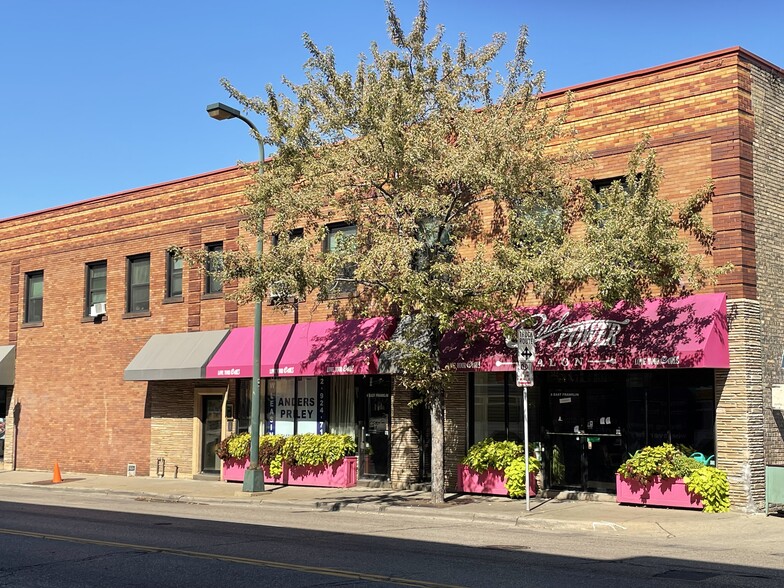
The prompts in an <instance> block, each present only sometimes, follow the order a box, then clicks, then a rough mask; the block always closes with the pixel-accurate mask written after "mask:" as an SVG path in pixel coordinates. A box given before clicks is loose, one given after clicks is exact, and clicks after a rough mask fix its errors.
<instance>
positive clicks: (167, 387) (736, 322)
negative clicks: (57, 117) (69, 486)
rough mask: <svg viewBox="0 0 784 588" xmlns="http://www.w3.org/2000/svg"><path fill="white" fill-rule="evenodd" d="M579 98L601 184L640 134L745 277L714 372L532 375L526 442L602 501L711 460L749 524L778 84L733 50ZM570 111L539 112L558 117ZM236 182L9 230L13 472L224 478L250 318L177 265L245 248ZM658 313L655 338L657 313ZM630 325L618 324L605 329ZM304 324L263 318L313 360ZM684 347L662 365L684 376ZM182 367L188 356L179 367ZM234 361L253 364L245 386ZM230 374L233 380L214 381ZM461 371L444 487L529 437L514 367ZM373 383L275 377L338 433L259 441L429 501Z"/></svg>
mask: <svg viewBox="0 0 784 588" xmlns="http://www.w3.org/2000/svg"><path fill="white" fill-rule="evenodd" d="M568 90H570V91H571V93H572V103H573V106H572V110H571V114H570V122H571V124H573V125H574V126H575V128H576V130H577V132H578V135H577V136H578V138H579V140H580V142H581V146H582V147H583V148H584V149H585V150H587V151H588V152H589V153H590V154H591V156H592V158H593V163H592V168H591V176H592V177H593V178H595V179H597V180H604V179H608V178H614V177H618V176H621V175H622V174H623V173H624V172H625V168H626V162H627V157H628V154H629V152H630V150H631V149H632V148H633V146H634V145H635V144H636V143H637V142H638V141H639V140H640V138H641V137H642V135H643V134H644V133H648V134H649V135H650V136H651V144H652V146H653V147H654V148H655V149H656V152H657V156H658V161H659V164H660V165H661V166H662V168H663V169H664V172H665V174H666V175H665V178H664V180H663V182H662V185H661V194H662V195H663V196H664V197H666V198H668V199H670V200H672V201H676V202H677V201H680V200H683V199H685V198H687V197H688V196H689V195H690V194H692V193H693V192H695V191H696V190H697V189H699V188H700V187H701V186H702V185H703V184H704V182H705V181H706V180H707V179H708V178H713V180H714V182H715V187H716V188H715V197H714V200H713V203H712V205H710V206H709V207H708V209H707V210H706V213H705V215H706V218H707V219H708V221H709V222H710V224H711V225H712V226H713V227H714V228H715V230H716V231H717V240H716V250H715V252H714V256H713V263H716V264H724V263H726V262H731V263H732V264H733V265H734V268H735V269H734V270H733V271H732V272H731V273H729V274H726V275H724V276H722V278H721V279H720V282H719V284H718V286H717V287H716V288H715V289H713V291H712V292H705V293H702V294H703V295H704V296H702V297H698V299H697V300H699V305H702V304H703V303H704V302H705V301H712V302H711V303H712V304H714V306H713V307H712V311H711V312H712V314H710V316H712V317H714V318H717V320H718V321H719V323H721V324H717V325H714V324H712V323H711V324H709V325H707V327H708V328H709V329H713V331H711V332H714V331H715V332H717V333H718V334H719V335H722V334H723V333H724V332H725V331H726V333H728V336H727V337H726V338H724V339H721V337H719V339H721V340H719V341H718V342H714V343H712V344H715V345H717V346H718V353H719V355H715V353H714V351H715V350H709V349H708V348H707V347H706V346H707V342H706V341H707V340H708V337H707V335H705V336H701V337H695V340H697V339H700V340H701V341H702V342H703V347H702V348H700V349H698V350H697V351H696V353H697V354H698V355H699V357H698V356H697V355H695V356H694V357H695V358H696V359H693V361H691V363H689V362H681V363H678V362H677V361H676V362H671V363H668V360H667V361H660V360H661V356H663V355H664V354H659V355H657V356H656V357H655V358H653V359H650V358H649V359H647V360H645V359H644V358H643V359H641V358H639V357H638V358H636V359H635V358H629V357H627V359H629V360H630V361H632V363H631V364H628V365H625V364H623V362H622V361H620V362H618V363H616V362H615V358H611V360H612V364H611V366H610V367H613V368H614V369H601V370H599V369H593V368H592V369H588V368H587V367H586V366H585V364H578V363H576V361H577V358H576V357H571V358H564V361H565V362H566V363H564V364H561V365H560V367H559V366H558V365H550V366H540V369H541V370H542V373H541V374H537V386H535V387H534V389H532V391H531V398H530V404H531V432H532V440H533V441H534V442H537V443H540V444H541V446H542V450H543V453H544V455H545V457H546V461H548V462H549V466H547V467H546V468H545V483H546V484H547V485H549V486H552V487H567V488H573V489H578V490H603V489H605V488H609V487H610V484H611V480H612V478H611V473H612V472H613V471H614V469H615V467H617V463H616V462H617V461H618V460H619V459H620V456H621V455H625V452H626V451H628V450H630V449H632V450H633V449H634V448H636V447H637V446H639V445H640V444H644V443H645V442H659V441H662V440H673V441H677V442H681V443H683V444H685V445H690V446H692V447H694V448H695V449H698V450H699V451H702V452H703V453H705V454H706V455H708V454H714V455H715V459H716V461H717V465H719V466H720V467H722V468H724V469H725V470H726V471H727V472H728V474H729V476H730V483H731V498H732V501H733V505H734V506H735V507H739V508H749V509H752V510H753V509H755V508H758V507H759V505H760V504H761V502H762V500H763V498H764V466H765V465H766V464H782V463H784V421H783V420H782V418H784V417H782V413H781V411H780V409H781V408H782V406H781V405H782V404H784V401H782V400H781V399H780V395H781V394H782V386H784V381H783V380H784V377H783V375H782V370H781V365H782V351H784V303H782V302H781V301H780V299H779V297H777V293H778V291H779V290H780V288H781V287H782V285H783V284H782V280H784V278H783V277H782V276H784V261H783V260H784V251H782V248H784V245H782V241H781V239H780V238H778V237H779V235H780V233H781V232H782V230H784V199H782V198H781V195H782V192H784V156H782V154H781V151H780V149H777V147H778V145H777V142H779V141H780V140H781V138H782V136H784V71H782V70H781V69H780V68H778V67H776V66H774V65H772V64H770V63H768V62H766V61H764V60H763V59H761V58H759V57H757V56H755V55H752V54H750V53H748V52H747V51H745V50H743V49H740V48H732V49H727V50H724V51H718V52H715V53H712V54H709V55H703V56H699V57H695V58H691V59H686V60H683V61H680V62H676V63H671V64H666V65H662V66H659V67H654V68H650V69H647V70H642V71H637V72H632V73H630V74H624V75H620V76H617V77H614V78H609V79H605V80H599V81H596V82H591V83H587V84H582V85H579V86H575V87H573V88H569V89H568ZM565 93H566V90H559V91H556V92H550V93H548V94H547V96H546V97H547V98H548V100H549V101H550V102H551V103H553V104H559V103H561V102H562V101H563V100H564V96H565ZM245 182H246V178H245V176H244V175H243V172H241V171H239V170H236V169H233V168H232V169H227V170H219V171H216V172H211V173H206V174H203V175H200V176H196V177H191V178H185V179H181V180H175V181H172V182H168V183H165V184H159V185H156V186H150V187H146V188H140V189H136V190H131V191H127V192H123V193H119V194H113V195H109V196H104V197H100V198H95V199H92V200H87V201H84V202H78V203H75V204H70V205H66V206H62V207H58V208H55V209H51V210H45V211H41V212H36V213H31V214H26V215H22V216H18V217H15V218H10V219H6V220H3V221H0V241H2V243H3V247H2V251H0V300H2V301H7V306H6V307H5V308H6V311H5V312H2V313H0V409H1V410H3V415H2V416H4V417H5V424H6V434H5V448H4V458H5V462H4V463H5V467H11V464H12V463H13V464H14V465H15V466H16V467H19V468H23V469H49V468H51V467H52V464H53V463H54V462H55V461H57V462H58V463H59V465H60V466H61V468H63V469H65V470H71V471H84V472H102V473H111V474H124V473H125V472H126V468H127V466H128V464H135V466H136V468H137V473H138V475H156V469H157V472H159V473H160V466H161V462H160V461H159V459H165V461H166V464H167V469H166V472H165V475H166V476H169V475H173V473H174V468H175V466H176V468H177V471H178V474H179V475H181V476H193V475H200V474H202V473H204V472H206V473H207V474H209V473H210V472H212V471H213V470H214V469H216V465H215V463H214V459H213V458H212V457H211V450H212V447H213V445H214V442H215V440H216V439H219V438H220V437H221V436H223V435H225V434H226V433H227V432H228V430H229V428H230V427H235V428H236V427H239V428H242V427H243V426H244V425H243V419H244V418H245V417H244V415H245V414H246V413H247V393H248V392H247V389H248V379H247V378H248V377H249V375H247V374H246V372H245V371H243V369H244V368H243V367H242V365H241V364H243V362H246V363H247V357H248V354H249V351H248V350H247V345H245V346H244V347H243V344H242V340H243V337H246V336H247V330H248V328H249V325H251V324H252V320H253V319H252V307H250V306H247V307H238V306H237V305H236V304H235V303H233V302H230V301H227V300H225V299H224V297H223V293H224V291H228V290H230V288H231V286H230V285H226V286H225V288H224V287H222V286H223V285H221V284H215V283H211V281H210V280H209V279H208V278H206V277H205V276H204V275H203V274H202V273H201V272H200V271H199V270H197V269H193V268H189V267H188V266H185V267H184V268H183V267H181V266H180V265H178V264H177V263H176V262H175V261H174V260H173V259H171V258H170V256H169V254H168V253H167V248H168V247H170V246H172V245H184V246H189V247H206V248H208V249H212V250H216V251H219V250H221V249H223V250H229V249H232V248H236V247H237V246H238V242H239V240H240V239H241V238H242V236H241V234H240V233H241V228H240V221H241V219H240V216H239V214H238V213H237V210H236V206H237V205H238V204H240V203H241V202H242V201H243V192H242V190H243V186H244V184H245ZM695 250H696V249H695ZM101 304H105V309H104V308H103V307H101V306H100V305H101ZM696 304H697V303H696V302H695V305H696ZM96 307H97V308H96ZM657 309H658V310H657ZM104 310H105V313H102V312H101V311H104ZM91 311H92V314H97V316H91ZM651 312H653V313H654V315H655V316H656V317H658V318H659V319H661V316H662V312H663V311H662V307H656V309H654V310H652V311H651ZM656 313H658V314H656ZM652 316H653V315H652ZM705 316H706V317H707V316H708V315H705ZM330 318H331V317H330V316H329V315H328V314H327V309H326V308H323V307H318V306H314V305H312V304H308V305H301V308H300V310H299V316H298V322H299V324H300V325H305V326H306V327H307V325H311V327H309V328H311V329H312V330H314V332H315V330H318V329H321V331H319V332H321V333H329V332H330V330H329V329H333V328H344V329H350V330H352V334H351V336H355V335H356V333H361V332H362V329H363V328H376V326H372V327H369V326H368V325H364V324H359V323H353V324H351V325H348V326H344V327H338V326H337V325H334V324H330V323H328V322H327V321H329V320H330ZM561 318H563V317H561ZM556 319H557V317H555V318H553V317H547V318H546V319H543V320H556ZM625 320H627V318H624V317H623V316H622V315H618V316H615V317H614V318H610V319H608V321H607V324H610V323H612V322H613V321H615V322H617V323H623V324H626V323H624V321H625ZM292 322H293V319H292V316H291V314H283V313H282V312H279V311H277V310H273V309H269V310H266V309H265V333H266V332H267V329H269V334H270V336H269V337H267V339H268V340H269V341H270V342H271V343H270V344H273V345H274V343H275V341H276V340H277V339H276V337H280V336H282V335H280V336H279V335H275V333H276V332H277V331H275V329H276V328H277V329H278V331H281V329H283V331H281V332H284V331H285V333H287V335H286V336H289V337H291V336H295V337H302V338H303V341H305V343H304V345H308V344H310V345H311V347H312V346H313V345H315V343H314V341H313V340H312V339H313V337H312V335H308V332H310V331H309V330H308V328H305V327H298V328H297V329H294V328H293V327H291V325H292ZM606 326H607V325H605V326H603V327H602V328H606ZM379 328H381V327H379ZM383 328H387V327H383ZM613 328H614V327H613ZM619 328H620V327H619ZM303 329H304V330H303ZM325 329H326V330H325ZM722 329H724V330H722ZM569 332H570V333H574V332H576V331H575V330H574V328H573V329H572V330H571V331H569ZM706 332H707V331H706ZM243 333H245V334H243ZM570 336H571V335H570ZM308 337H310V339H308ZM651 337H652V338H654V339H656V338H657V337H659V334H657V333H656V332H654V333H653V334H652V335H651ZM581 340H582V341H585V340H586V339H584V338H583V339H581ZM572 341H577V339H573V340H572ZM682 343H683V341H681V342H676V343H673V348H672V349H669V350H667V351H671V352H672V351H674V352H675V354H676V355H678V356H679V357H680V356H681V355H682V354H683V353H685V351H684V349H685V348H682V347H678V345H681V344H682ZM570 347H572V345H570ZM172 349H175V350H176V349H179V350H180V351H178V352H176V353H173V355H172V356H169V355H168V354H169V352H170V351H171V350H172ZM183 349H185V350H186V351H187V352H186V351H183ZM231 349H235V350H236V351H235V355H236V354H240V355H242V357H235V358H234V360H236V361H235V364H236V366H235V367H232V365H233V364H231V362H232V361H233V360H232V359H231V357H232V356H231V353H230V351H229V350H231ZM243 349H244V351H243ZM344 351H345V352H346V353H348V351H346V350H344ZM189 353H190V355H188V354H189ZM222 353H223V355H224V356H227V355H228V357H229V360H228V363H225V365H222V367H221V366H216V365H213V366H212V368H210V365H211V362H214V361H216V360H217V359H218V358H220V357H221V354H222ZM721 353H724V355H723V356H722V355H721ZM178 354H179V355H178ZM243 354H244V355H243ZM469 355H470V354H469ZM456 357H457V359H458V360H460V357H462V356H460V354H459V353H458V355H457V356H456ZM668 357H670V358H672V357H675V355H673V354H672V353H671V354H670V355H669V356H668ZM224 359H225V357H224ZM665 359H666V358H665ZM463 360H465V361H462V363H461V365H462V366H463V367H462V368H460V369H461V370H462V371H463V372H464V373H461V374H460V375H459V377H458V378H457V381H456V383H455V386H454V388H453V389H452V390H450V392H449V395H448V403H447V409H446V411H447V427H446V431H447V444H446V449H447V467H446V470H447V472H448V475H449V480H448V485H453V484H454V474H455V471H456V464H457V462H458V461H459V459H460V458H461V457H462V456H463V455H464V454H465V451H466V448H467V446H468V444H470V443H471V442H473V441H476V440H479V439H481V438H482V437H484V436H493V435H495V436H499V435H501V434H503V435H505V436H510V437H514V436H515V435H516V434H517V433H518V432H519V427H520V422H521V421H520V418H521V416H520V415H521V411H520V402H519V399H518V393H516V392H515V388H514V381H513V375H512V374H511V372H510V371H509V370H510V368H508V367H501V368H498V369H496V368H487V369H484V368H483V367H482V364H481V362H477V361H473V360H472V359H471V358H470V357H468V356H466V357H463ZM611 360H610V359H608V360H601V361H607V362H610V361H611ZM654 360H655V362H654V363H655V365H654V364H653V363H650V362H653V361H654ZM189 361H190V363H188V362H189ZM592 361H596V362H598V361H600V360H598V359H595V360H592ZM643 361H649V364H648V365H643V364H642V363H641V362H643ZM167 362H168V363H167ZM569 362H571V363H569ZM635 362H636V363H635ZM503 363H504V362H502V361H498V365H501V364H503ZM362 365H363V366H364V367H362V368H361V369H354V367H345V366H336V365H333V366H330V367H329V370H327V369H326V368H323V369H319V368H318V367H312V368H311V369H310V370H305V371H303V372H302V373H295V372H294V371H290V372H286V370H285V369H283V370H281V368H279V367H277V366H276V367H272V368H270V369H272V370H275V371H273V372H269V371H267V372H264V370H263V372H262V373H263V374H265V373H266V375H268V376H273V375H274V376H279V377H275V378H272V377H269V378H267V377H265V388H264V389H266V390H267V394H266V398H267V399H269V398H271V397H272V394H273V390H274V394H277V395H278V396H279V397H284V396H287V395H292V394H293V398H295V399H296V398H298V397H301V398H315V397H316V395H317V392H318V391H319V390H321V391H326V392H327V396H329V397H330V399H331V404H330V406H319V407H318V410H320V411H326V412H325V415H326V414H327V413H329V416H321V417H319V418H315V417H313V418H306V417H304V415H303V417H302V418H298V417H294V418H291V419H287V418H283V416H282V415H275V416H272V415H271V416H270V417H268V418H267V419H265V420H266V422H267V425H266V426H267V428H268V429H270V428H271V427H275V426H277V431H278V432H292V431H294V430H298V431H300V432H302V431H308V430H311V429H312V430H313V431H314V432H318V431H320V430H323V429H324V428H325V423H327V422H329V423H330V424H329V428H330V429H331V430H341V431H344V430H345V431H348V430H352V429H355V427H359V426H362V427H364V429H363V430H362V434H363V435H364V436H365V437H364V438H366V439H371V440H372V444H373V445H375V448H376V450H375V456H376V457H375V458H374V459H373V460H371V461H370V462H368V463H367V464H366V465H365V466H364V471H363V472H362V473H364V474H365V475H366V477H371V478H372V477H376V478H389V479H390V480H391V482H392V484H393V485H396V486H406V485H410V484H414V483H417V482H419V481H421V480H422V479H424V478H426V476H427V461H428V459H427V453H428V450H427V441H426V437H427V432H426V430H424V429H425V428H424V422H425V421H424V420H423V419H422V415H421V414H420V412H419V410H418V409H412V408H410V407H408V404H407V403H408V401H409V400H410V397H409V396H408V395H407V393H406V391H405V390H403V389H401V388H399V387H398V386H396V384H395V381H394V378H393V377H392V376H390V375H383V374H379V375H376V374H374V373H373V372H374V371H377V368H374V366H372V365H370V364H369V363H368V362H365V363H363V364H362ZM237 366H238V367H237ZM605 367H607V366H605ZM650 367H656V368H659V369H647V368H650ZM156 370H158V371H156ZM352 374H354V375H352ZM287 376H295V377H287ZM540 382H541V383H540ZM3 392H4V394H3ZM349 405H350V406H349ZM268 408H271V406H268ZM338 413H339V414H338ZM336 415H337V416H336ZM575 427H576V428H575ZM355 430H358V429H355ZM361 467H362V466H361Z"/></svg>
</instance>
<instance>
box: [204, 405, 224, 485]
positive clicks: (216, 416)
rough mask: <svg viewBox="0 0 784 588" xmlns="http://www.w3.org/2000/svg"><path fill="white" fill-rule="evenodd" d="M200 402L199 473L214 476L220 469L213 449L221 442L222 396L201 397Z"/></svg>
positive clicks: (218, 460) (219, 463)
mask: <svg viewBox="0 0 784 588" xmlns="http://www.w3.org/2000/svg"><path fill="white" fill-rule="evenodd" d="M201 402H202V404H201V425H202V426H201V471H202V473H205V474H216V473H218V472H220V468H221V462H220V458H219V457H218V456H217V455H216V454H215V448H216V447H217V446H218V443H220V440H221V409H222V407H223V396H202V401H201Z"/></svg>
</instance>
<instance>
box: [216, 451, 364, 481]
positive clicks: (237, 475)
mask: <svg viewBox="0 0 784 588" xmlns="http://www.w3.org/2000/svg"><path fill="white" fill-rule="evenodd" d="M248 461H249V460H247V459H243V460H240V459H228V460H226V461H224V462H223V480H224V481H225V482H242V481H243V480H244V479H245V469H246V468H247V466H248ZM263 469H264V483H265V484H283V485H288V486H321V487H325V488H349V487H351V486H356V485H357V458H356V457H344V458H343V459H340V460H338V461H336V462H335V463H333V464H330V465H326V464H325V465H320V466H293V467H291V466H289V465H288V464H287V463H286V462H285V461H284V462H283V472H282V473H281V475H280V476H276V477H272V476H270V474H269V468H267V467H265V468H263Z"/></svg>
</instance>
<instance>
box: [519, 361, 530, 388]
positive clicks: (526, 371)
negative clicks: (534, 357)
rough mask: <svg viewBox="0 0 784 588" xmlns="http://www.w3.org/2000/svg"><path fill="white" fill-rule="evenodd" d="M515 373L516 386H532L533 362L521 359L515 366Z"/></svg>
mask: <svg viewBox="0 0 784 588" xmlns="http://www.w3.org/2000/svg"><path fill="white" fill-rule="evenodd" d="M516 368H517V369H516V370H515V371H516V373H517V387H518V388H522V387H524V386H533V385H534V364H533V362H531V361H525V362H523V361H521V362H518V363H517V366H516Z"/></svg>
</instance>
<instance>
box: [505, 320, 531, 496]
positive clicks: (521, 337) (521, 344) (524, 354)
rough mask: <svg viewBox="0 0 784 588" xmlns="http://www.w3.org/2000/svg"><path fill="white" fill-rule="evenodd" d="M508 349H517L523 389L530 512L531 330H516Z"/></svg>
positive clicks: (519, 380)
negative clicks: (529, 404)
mask: <svg viewBox="0 0 784 588" xmlns="http://www.w3.org/2000/svg"><path fill="white" fill-rule="evenodd" d="M510 347H517V363H516V365H515V373H516V375H517V386H518V387H520V388H522V389H523V434H524V443H525V447H524V452H525V510H527V511H530V510H531V498H530V496H529V494H530V470H529V464H528V386H533V385H534V360H535V359H536V344H535V339H534V331H533V329H518V330H517V343H516V344H515V343H511V344H510Z"/></svg>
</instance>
